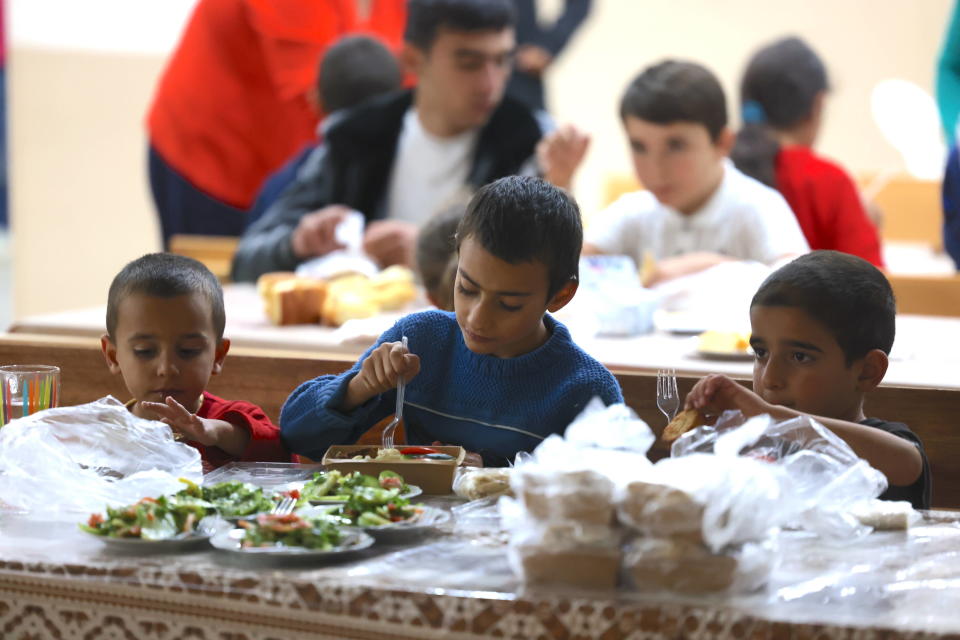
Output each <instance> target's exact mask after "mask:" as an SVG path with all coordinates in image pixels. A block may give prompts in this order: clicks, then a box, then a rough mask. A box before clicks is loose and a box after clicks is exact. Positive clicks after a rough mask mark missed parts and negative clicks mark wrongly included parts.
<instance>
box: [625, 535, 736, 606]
mask: <svg viewBox="0 0 960 640" xmlns="http://www.w3.org/2000/svg"><path fill="white" fill-rule="evenodd" d="M624 567H625V568H626V569H627V572H628V573H629V574H630V577H631V578H632V579H633V582H634V586H635V587H636V588H637V589H638V590H640V591H663V590H669V591H676V592H679V593H707V592H711V591H721V590H723V589H726V588H728V587H730V585H731V584H733V579H734V574H735V573H736V570H737V560H736V558H734V557H732V556H727V555H720V554H713V553H710V550H709V549H707V548H706V547H704V546H702V545H698V544H694V543H691V542H688V541H685V540H677V539H665V538H638V539H637V540H635V541H634V542H633V543H632V545H631V546H630V548H629V549H628V550H627V553H626V555H625V557H624Z"/></svg>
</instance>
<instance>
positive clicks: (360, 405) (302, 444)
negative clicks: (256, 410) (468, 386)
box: [280, 326, 420, 459]
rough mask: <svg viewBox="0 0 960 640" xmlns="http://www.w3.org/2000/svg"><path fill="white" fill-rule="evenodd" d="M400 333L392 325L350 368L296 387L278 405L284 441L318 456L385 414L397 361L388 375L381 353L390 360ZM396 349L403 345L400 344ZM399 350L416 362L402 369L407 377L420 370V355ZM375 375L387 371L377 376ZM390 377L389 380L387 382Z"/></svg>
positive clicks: (351, 438) (357, 434)
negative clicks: (280, 408)
mask: <svg viewBox="0 0 960 640" xmlns="http://www.w3.org/2000/svg"><path fill="white" fill-rule="evenodd" d="M401 336H402V331H401V330H400V329H399V328H398V327H397V326H394V327H393V328H392V329H390V330H388V331H387V332H386V333H384V334H383V335H382V336H381V337H380V340H379V341H378V344H377V345H375V346H373V347H371V348H370V349H369V350H368V351H367V353H366V354H364V355H363V356H362V357H361V358H360V360H359V361H358V362H357V363H356V364H354V365H353V367H351V368H350V370H349V371H346V372H344V373H342V374H340V375H339V376H332V375H326V376H320V377H318V378H314V379H313V380H308V381H307V382H304V383H303V384H301V385H300V386H299V387H297V388H296V389H295V390H294V391H293V393H291V394H290V397H289V398H287V401H286V402H285V403H284V405H283V409H282V410H281V411H280V435H281V438H282V439H283V442H284V444H286V446H287V447H288V448H289V449H290V450H291V451H292V452H294V453H299V454H302V455H305V456H308V457H310V458H314V459H320V458H321V457H323V454H324V452H325V451H326V450H327V448H328V447H329V446H330V445H331V444H343V443H348V442H356V440H357V439H358V438H359V437H360V436H361V435H362V434H363V432H364V431H365V430H366V429H369V428H370V427H371V426H373V425H374V424H376V423H377V422H378V421H379V420H381V419H383V418H385V417H386V416H388V415H390V414H391V413H392V412H393V409H394V399H395V398H394V396H393V395H392V394H390V393H389V391H391V390H393V389H394V388H395V387H396V367H394V368H393V369H392V370H391V371H392V372H393V373H392V375H387V374H385V372H384V366H385V365H384V363H383V362H382V360H381V358H382V357H384V355H385V354H386V358H387V360H389V353H390V352H391V351H392V349H393V347H394V345H395V344H396V345H399V343H395V342H394V341H396V340H399V339H400V338H401ZM399 349H400V351H402V347H399ZM400 351H398V355H399V356H401V357H402V359H403V362H408V363H409V362H413V363H415V365H414V369H413V370H412V371H407V370H404V373H405V374H407V380H408V381H409V380H410V378H412V376H413V375H416V372H417V371H419V368H420V364H419V363H420V360H419V358H418V357H417V356H415V355H412V354H402V353H400ZM375 353H376V354H378V355H377V356H374V354H375ZM371 358H373V359H372V360H371ZM368 361H369V362H368ZM365 369H366V370H367V373H364V370H365ZM380 375H387V377H386V378H385V379H384V380H381V379H380V378H379V376H380ZM358 378H359V381H357V379H358ZM391 379H392V381H393V382H392V384H388V382H389V380H391ZM351 387H352V389H353V390H352V392H351V391H350V389H351ZM384 392H388V393H384ZM348 393H351V396H350V398H347V395H348Z"/></svg>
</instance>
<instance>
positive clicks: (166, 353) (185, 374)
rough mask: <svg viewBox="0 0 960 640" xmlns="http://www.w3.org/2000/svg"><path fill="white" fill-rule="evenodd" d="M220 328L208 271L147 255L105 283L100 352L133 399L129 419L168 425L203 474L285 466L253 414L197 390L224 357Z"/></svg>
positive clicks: (273, 431)
mask: <svg viewBox="0 0 960 640" xmlns="http://www.w3.org/2000/svg"><path fill="white" fill-rule="evenodd" d="M224 324H225V314H224V309H223V290H222V289H221V288H220V283H219V282H218V281H217V278H216V276H214V275H213V274H212V273H211V272H210V270H209V269H207V268H206V267H205V266H203V265H202V264H201V263H199V262H197V261H196V260H193V259H191V258H186V257H184V256H178V255H173V254H167V253H152V254H148V255H145V256H143V257H142V258H138V259H137V260H134V261H133V262H131V263H129V264H127V266H125V267H124V268H123V269H122V270H121V271H120V273H118V274H117V276H116V277H115V278H114V279H113V283H112V284H111V285H110V293H109V295H108V298H107V333H105V334H104V335H103V336H102V337H101V338H100V346H101V349H102V350H103V355H104V358H106V361H107V366H108V367H109V368H110V372H111V373H113V374H118V375H121V376H123V381H124V383H125V384H126V386H127V389H128V390H129V391H130V393H131V394H132V395H133V400H131V401H130V402H129V403H128V405H127V406H128V407H129V409H130V411H132V412H133V414H134V415H136V416H137V417H139V418H145V419H147V420H161V421H162V422H165V423H166V424H168V425H170V427H171V428H172V429H173V431H174V434H175V435H179V436H180V437H181V438H182V439H184V440H185V441H186V442H187V443H188V444H190V445H191V446H193V447H195V448H197V449H198V450H199V451H200V455H201V457H202V458H203V462H204V467H205V469H208V468H209V469H212V468H216V467H219V466H222V465H224V464H226V463H227V462H231V461H233V460H268V461H284V462H289V461H290V454H289V453H288V452H287V451H286V449H285V448H284V447H283V445H282V444H281V442H280V437H279V436H280V432H279V429H278V428H277V427H276V426H275V425H274V424H273V423H272V422H271V421H270V419H269V418H268V417H267V416H266V414H265V413H264V412H263V410H262V409H261V408H260V407H258V406H256V405H253V404H250V403H249V402H240V401H229V400H224V399H222V398H218V397H217V396H215V395H213V394H211V393H209V392H207V391H205V390H204V389H205V388H206V386H207V382H209V380H210V376H212V375H217V374H219V373H220V371H221V370H222V368H223V360H224V358H226V356H227V351H229V349H230V340H228V339H226V338H224V337H223V328H224Z"/></svg>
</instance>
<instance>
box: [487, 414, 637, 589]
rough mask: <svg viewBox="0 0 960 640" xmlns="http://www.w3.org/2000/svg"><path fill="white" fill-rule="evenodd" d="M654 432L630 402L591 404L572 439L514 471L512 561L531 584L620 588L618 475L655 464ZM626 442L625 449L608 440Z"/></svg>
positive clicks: (508, 506) (550, 444)
mask: <svg viewBox="0 0 960 640" xmlns="http://www.w3.org/2000/svg"><path fill="white" fill-rule="evenodd" d="M653 439H654V436H653V433H652V432H651V431H650V429H649V427H647V425H646V424H645V423H644V422H643V421H642V420H639V419H637V418H636V416H635V415H634V414H633V413H632V412H631V411H630V410H629V409H628V408H627V407H625V406H623V405H616V406H612V407H606V408H605V407H603V405H602V403H598V404H594V403H591V405H589V406H588V408H587V409H586V410H585V411H584V413H583V414H582V415H581V416H580V417H579V418H578V419H577V420H576V421H575V422H574V423H572V424H571V425H570V427H569V428H568V429H567V432H566V436H565V438H561V437H559V436H550V437H549V438H547V439H546V440H544V441H543V442H542V443H541V444H540V446H538V447H537V449H536V450H535V451H534V452H533V455H532V456H530V457H529V458H527V459H523V460H521V461H519V462H518V464H517V466H516V468H515V469H514V471H513V474H512V476H511V486H512V489H513V492H514V494H515V495H516V496H517V500H512V499H510V498H501V500H500V506H501V515H502V519H503V524H504V527H505V528H506V529H507V530H508V531H509V532H510V549H509V554H510V560H511V564H512V566H513V568H514V571H515V572H516V574H517V575H518V576H519V577H520V578H521V579H522V580H523V581H524V582H525V583H527V584H535V585H550V586H565V587H573V588H587V589H613V588H615V587H616V584H617V581H618V577H619V573H620V564H621V556H622V551H621V546H622V538H623V535H622V529H621V528H620V527H618V526H617V525H616V522H615V517H614V502H613V500H614V495H615V487H616V483H617V482H618V480H615V479H620V478H624V477H629V476H631V475H634V474H636V472H637V470H638V469H641V470H642V469H645V468H649V467H650V462H649V461H648V460H647V458H646V456H645V454H646V450H647V449H648V448H649V446H650V444H651V443H652V442H653ZM605 444H607V445H609V444H612V445H614V446H617V445H619V446H620V448H619V449H610V448H606V447H605V446H603V445H605Z"/></svg>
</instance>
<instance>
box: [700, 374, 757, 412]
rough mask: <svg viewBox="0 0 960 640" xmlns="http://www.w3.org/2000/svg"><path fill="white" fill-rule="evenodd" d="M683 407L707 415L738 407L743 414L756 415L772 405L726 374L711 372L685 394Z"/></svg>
mask: <svg viewBox="0 0 960 640" xmlns="http://www.w3.org/2000/svg"><path fill="white" fill-rule="evenodd" d="M683 408H684V409H696V410H698V411H699V412H700V413H703V414H709V415H714V414H719V413H720V412H722V411H726V410H728V409H739V410H740V411H741V412H742V413H743V415H745V416H756V415H760V414H762V413H770V411H771V409H772V405H770V403H768V402H766V401H765V400H764V399H763V398H761V397H760V396H758V395H757V394H756V393H754V392H753V391H751V390H750V389H747V388H746V387H744V386H743V385H741V384H737V383H736V382H734V381H733V380H731V379H730V378H728V377H727V376H722V375H717V374H712V375H709V376H706V377H705V378H701V379H700V380H699V381H698V382H697V384H695V385H694V386H693V389H691V390H690V393H688V394H687V399H686V401H685V402H684V405H683Z"/></svg>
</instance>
